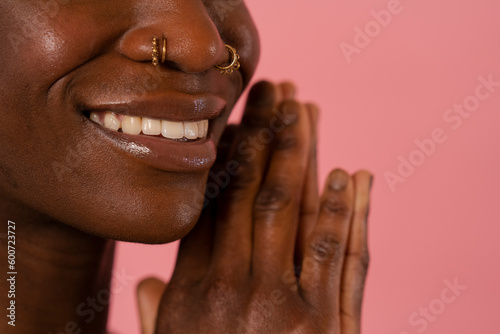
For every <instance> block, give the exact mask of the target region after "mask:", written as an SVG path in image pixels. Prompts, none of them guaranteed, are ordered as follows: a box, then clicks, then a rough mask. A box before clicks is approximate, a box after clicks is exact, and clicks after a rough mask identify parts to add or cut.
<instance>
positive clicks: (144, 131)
mask: <svg viewBox="0 0 500 334" xmlns="http://www.w3.org/2000/svg"><path fill="white" fill-rule="evenodd" d="M86 116H87V117H88V118H89V119H90V120H91V121H93V122H94V123H97V124H99V125H100V126H103V127H104V128H106V129H108V130H111V131H116V132H123V133H125V134H129V135H143V136H154V137H161V138H166V139H170V140H174V141H178V142H185V141H196V140H201V139H205V138H206V137H207V134H208V127H209V122H208V119H204V120H200V121H192V122H176V121H170V120H166V119H155V118H147V117H140V116H132V115H127V116H126V115H121V114H118V113H114V112H111V111H93V112H90V113H86Z"/></svg>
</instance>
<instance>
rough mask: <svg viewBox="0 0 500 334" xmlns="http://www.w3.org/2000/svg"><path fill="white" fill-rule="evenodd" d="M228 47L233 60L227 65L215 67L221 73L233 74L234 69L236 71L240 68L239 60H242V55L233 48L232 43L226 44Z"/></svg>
mask: <svg viewBox="0 0 500 334" xmlns="http://www.w3.org/2000/svg"><path fill="white" fill-rule="evenodd" d="M225 46H226V49H227V50H228V51H229V54H230V56H231V62H230V64H229V65H227V66H219V65H215V66H214V68H215V69H216V70H217V71H219V73H220V74H223V75H224V74H231V73H233V71H236V70H238V69H239V68H240V63H239V61H238V60H240V55H239V54H238V52H236V49H235V48H233V47H232V46H230V45H227V44H226V45H225Z"/></svg>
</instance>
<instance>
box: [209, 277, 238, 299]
mask: <svg viewBox="0 0 500 334" xmlns="http://www.w3.org/2000/svg"><path fill="white" fill-rule="evenodd" d="M236 294H237V292H236V288H235V285H234V284H233V283H232V282H231V280H230V279H228V278H227V277H224V276H223V275H219V276H215V277H212V278H210V279H209V280H208V281H207V285H206V288H205V296H206V299H207V301H208V302H209V303H211V304H213V303H215V304H219V303H221V302H223V303H225V302H229V301H231V300H232V299H233V298H234V297H235V296H236Z"/></svg>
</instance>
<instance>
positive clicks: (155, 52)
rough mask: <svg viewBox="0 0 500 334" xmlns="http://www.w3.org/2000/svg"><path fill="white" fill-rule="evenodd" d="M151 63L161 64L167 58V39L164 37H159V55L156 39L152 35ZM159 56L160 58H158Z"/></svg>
mask: <svg viewBox="0 0 500 334" xmlns="http://www.w3.org/2000/svg"><path fill="white" fill-rule="evenodd" d="M151 55H152V57H153V60H152V63H153V65H154V66H158V64H159V63H160V62H161V63H162V64H163V63H164V62H165V60H167V39H166V38H165V37H162V38H161V55H160V50H159V48H158V39H157V38H156V37H153V47H152V54H151ZM158 58H160V59H158Z"/></svg>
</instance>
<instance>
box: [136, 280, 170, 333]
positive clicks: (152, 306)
mask: <svg viewBox="0 0 500 334" xmlns="http://www.w3.org/2000/svg"><path fill="white" fill-rule="evenodd" d="M166 286H167V285H166V284H165V283H163V282H162V281H160V280H159V279H157V278H154V277H148V278H146V279H143V280H142V281H141V282H140V283H139V285H138V286H137V306H138V309H139V318H140V322H141V328H142V334H154V333H155V328H156V317H157V315H158V307H159V306H160V301H161V297H162V296H163V292H164V291H165V287H166Z"/></svg>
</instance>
